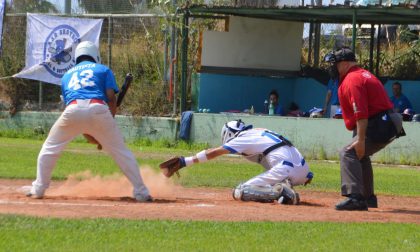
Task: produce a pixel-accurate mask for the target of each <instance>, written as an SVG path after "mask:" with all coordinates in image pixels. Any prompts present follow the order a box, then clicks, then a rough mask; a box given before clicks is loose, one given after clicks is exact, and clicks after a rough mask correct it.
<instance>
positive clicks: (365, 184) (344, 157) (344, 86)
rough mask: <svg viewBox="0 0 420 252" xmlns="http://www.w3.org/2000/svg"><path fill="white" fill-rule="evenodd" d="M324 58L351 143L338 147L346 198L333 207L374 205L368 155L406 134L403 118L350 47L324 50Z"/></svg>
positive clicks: (370, 165)
mask: <svg viewBox="0 0 420 252" xmlns="http://www.w3.org/2000/svg"><path fill="white" fill-rule="evenodd" d="M325 61H326V62H329V63H330V75H331V77H332V78H336V77H339V78H340V84H339V88H338V99H339V101H340V104H341V109H342V113H343V119H344V123H345V125H346V128H347V129H348V130H351V131H353V139H352V141H351V143H350V144H349V145H347V146H345V147H344V148H343V149H342V150H341V151H340V169H341V194H342V195H343V196H345V197H347V199H345V200H344V201H342V202H340V203H338V204H337V205H336V206H335V208H336V210H367V209H368V207H370V208H377V207H378V202H377V198H376V196H375V194H374V190H373V171H372V164H371V161H370V156H371V155H373V154H374V153H376V152H378V151H379V150H381V149H382V148H384V147H385V146H386V145H388V144H389V143H391V142H392V141H393V140H394V139H395V138H397V137H399V136H402V135H405V133H404V129H403V128H402V118H401V116H400V115H399V114H397V113H394V112H393V110H392V108H393V105H392V103H391V101H390V100H389V98H388V95H387V93H386V91H385V89H384V87H383V85H382V83H381V82H380V81H379V80H378V79H377V78H376V77H375V76H374V75H373V74H372V73H370V72H369V71H367V70H365V69H363V68H360V67H359V66H357V63H356V57H355V55H354V53H353V52H352V51H351V50H350V49H349V48H342V49H340V50H338V51H335V52H331V53H329V54H327V55H326V56H325Z"/></svg>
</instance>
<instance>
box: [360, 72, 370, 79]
mask: <svg viewBox="0 0 420 252" xmlns="http://www.w3.org/2000/svg"><path fill="white" fill-rule="evenodd" d="M362 76H363V77H365V78H366V79H370V78H372V75H370V73H368V72H363V73H362Z"/></svg>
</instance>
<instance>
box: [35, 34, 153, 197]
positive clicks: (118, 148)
mask: <svg viewBox="0 0 420 252" xmlns="http://www.w3.org/2000/svg"><path fill="white" fill-rule="evenodd" d="M78 53H79V56H84V55H87V56H90V57H91V58H92V59H94V60H96V62H98V60H97V59H99V54H98V51H97V49H96V46H95V45H94V44H93V43H91V42H88V41H86V42H82V43H80V44H79V45H78V47H77V48H76V59H78ZM96 62H92V61H89V60H86V61H82V62H80V63H78V64H77V65H76V66H74V67H73V68H72V69H70V70H69V71H68V72H67V73H66V74H65V75H64V76H63V78H62V83H61V89H62V95H63V98H64V101H65V104H66V108H65V110H64V112H63V113H62V114H61V116H60V118H59V119H58V120H57V121H56V122H55V123H54V125H53V127H52V128H51V130H50V132H49V135H48V138H47V140H46V141H45V143H44V144H43V146H42V149H41V151H40V153H39V156H38V164H37V178H36V180H35V181H34V182H33V183H32V188H31V191H30V193H28V196H34V197H36V198H42V197H43V195H44V192H45V190H46V189H47V188H48V187H49V185H50V182H51V173H52V171H53V169H54V167H55V165H56V162H57V159H58V157H59V156H60V153H61V152H62V151H63V149H64V148H65V146H66V145H67V144H68V143H69V142H70V141H71V140H72V139H73V138H75V137H76V136H78V135H80V134H88V135H91V136H93V137H94V138H95V139H96V140H97V141H98V142H99V143H100V144H101V145H102V147H103V150H104V151H105V152H107V153H108V154H109V155H111V156H112V158H113V159H114V160H115V162H116V163H117V164H118V166H119V167H120V169H121V171H122V172H123V173H124V174H125V176H126V177H127V178H128V180H129V181H130V182H131V184H132V185H133V187H134V189H133V196H134V198H135V199H136V200H137V201H142V202H143V201H151V197H150V195H149V191H148V189H147V187H146V186H145V185H144V183H143V180H142V177H141V175H140V171H139V167H138V165H137V161H136V159H135V157H134V155H133V154H132V153H131V151H130V150H129V149H128V148H127V147H126V145H125V143H124V140H123V136H122V135H121V133H120V131H119V129H118V126H117V124H116V121H115V119H114V118H113V116H112V114H111V111H110V109H109V107H108V105H107V102H108V95H107V91H109V90H113V91H114V92H115V93H117V92H118V86H117V85H116V82H115V77H114V74H113V73H112V71H111V70H110V69H109V68H108V67H106V66H104V65H101V64H99V63H96ZM114 92H113V93H112V94H113V95H114ZM114 98H115V97H114ZM92 165H95V164H94V163H92Z"/></svg>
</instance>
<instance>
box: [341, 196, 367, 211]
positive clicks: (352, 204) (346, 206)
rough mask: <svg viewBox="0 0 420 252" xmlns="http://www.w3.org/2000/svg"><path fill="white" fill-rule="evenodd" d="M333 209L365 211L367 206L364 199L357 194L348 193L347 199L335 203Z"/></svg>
mask: <svg viewBox="0 0 420 252" xmlns="http://www.w3.org/2000/svg"><path fill="white" fill-rule="evenodd" d="M335 210H339V211H341V210H345V211H353V210H356V211H367V210H368V206H367V202H366V200H365V199H364V198H363V197H362V196H359V195H350V196H349V197H348V198H347V199H345V200H343V201H341V202H340V203H338V204H337V205H335Z"/></svg>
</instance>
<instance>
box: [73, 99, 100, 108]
mask: <svg viewBox="0 0 420 252" xmlns="http://www.w3.org/2000/svg"><path fill="white" fill-rule="evenodd" d="M93 103H97V104H103V105H106V102H104V101H103V100H100V99H90V102H89V104H93ZM72 104H77V100H73V101H71V102H69V104H67V106H68V105H72Z"/></svg>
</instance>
